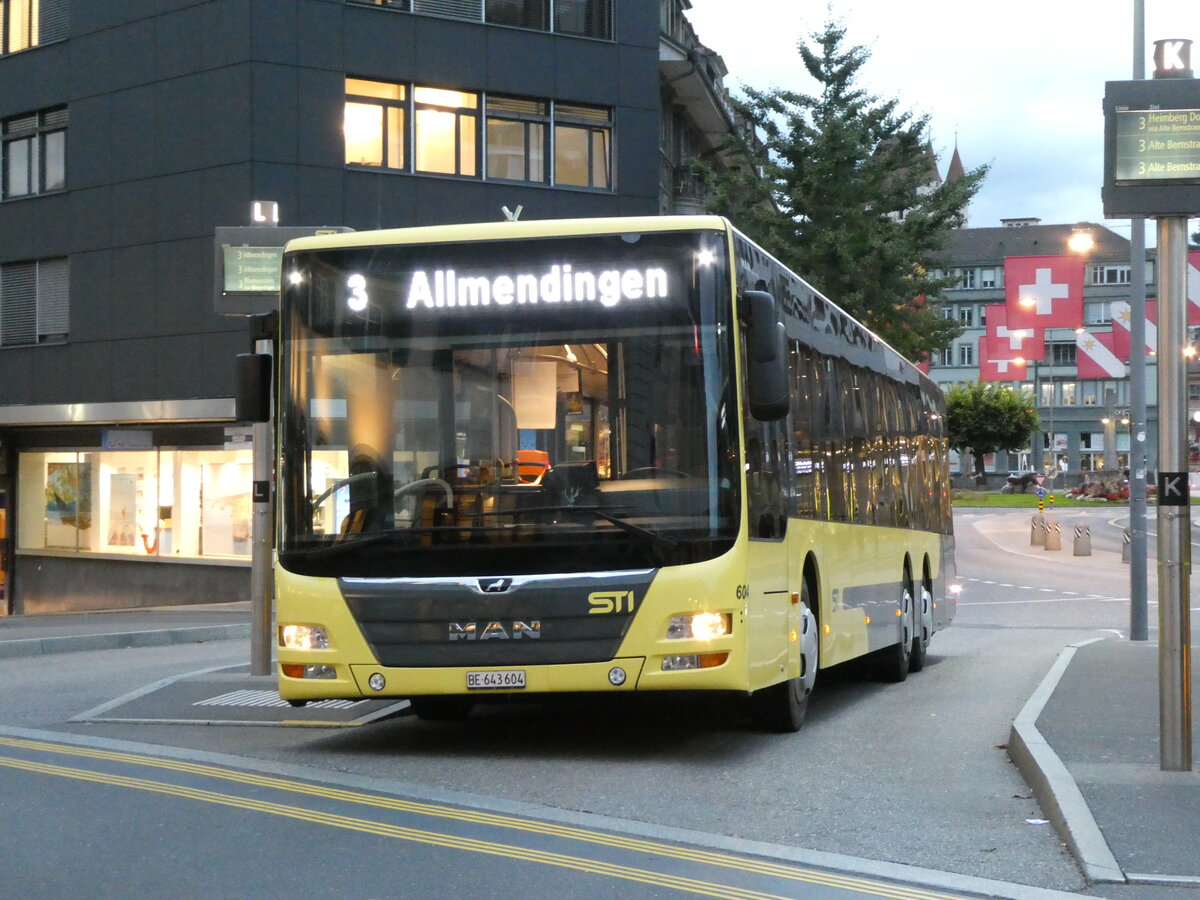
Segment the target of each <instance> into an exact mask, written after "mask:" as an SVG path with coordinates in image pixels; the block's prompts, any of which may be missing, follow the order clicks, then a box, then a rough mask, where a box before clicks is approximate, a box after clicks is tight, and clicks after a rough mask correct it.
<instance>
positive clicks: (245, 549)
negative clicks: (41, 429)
mask: <svg viewBox="0 0 1200 900" xmlns="http://www.w3.org/2000/svg"><path fill="white" fill-rule="evenodd" d="M18 473H19V474H18V478H19V480H20V490H21V497H22V502H21V505H20V509H19V512H18V522H17V549H18V550H27V551H38V550H55V551H59V552H62V551H67V552H76V553H102V554H115V555H119V556H127V557H135V558H143V559H145V558H157V559H197V558H202V559H203V558H218V559H246V560H248V559H249V558H250V519H251V511H252V503H251V496H250V488H251V480H252V479H251V476H252V460H251V451H249V450H176V449H168V448H159V449H155V450H127V451H76V450H68V451H52V452H39V453H22V454H20V457H19V461H18ZM25 498H29V499H28V501H26V499H25ZM39 498H44V500H39Z"/></svg>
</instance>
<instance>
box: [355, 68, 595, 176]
mask: <svg viewBox="0 0 1200 900" xmlns="http://www.w3.org/2000/svg"><path fill="white" fill-rule="evenodd" d="M481 109H482V111H483V114H482V117H483V120H484V124H483V128H482V133H481V129H480V124H479V120H480V111H481ZM343 131H344V135H345V142H346V151H345V161H346V165H350V166H370V167H378V168H383V169H391V170H395V171H401V172H419V173H433V174H439V175H459V176H462V177H466V178H479V177H481V175H482V177H484V178H485V179H488V180H496V181H519V182H524V183H527V184H558V185H564V186H575V187H585V188H598V189H601V190H611V189H612V184H613V179H612V112H611V110H609V109H605V108H602V107H592V106H580V105H577V104H565V103H555V102H553V101H551V100H544V99H533V98H517V97H504V96H486V97H485V96H484V95H483V94H480V93H476V92H470V91H457V90H449V89H445V88H438V87H430V86H423V85H412V84H392V83H390V82H384V81H370V80H367V79H363V78H347V79H346V102H345V109H344V120H343ZM552 139H553V142H554V144H553V146H554V149H553V151H552V150H551V140H552ZM551 159H553V161H554V165H553V167H551V165H550V163H549V160H551ZM481 160H482V171H481Z"/></svg>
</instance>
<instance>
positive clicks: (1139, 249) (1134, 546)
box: [1129, 0, 1149, 641]
mask: <svg viewBox="0 0 1200 900" xmlns="http://www.w3.org/2000/svg"><path fill="white" fill-rule="evenodd" d="M1145 31H1146V27H1145V9H1144V5H1143V0H1134V4H1133V77H1134V79H1135V80H1141V79H1143V78H1145V77H1146V35H1145ZM1129 286H1130V291H1129V306H1130V323H1129V343H1130V346H1131V347H1133V350H1134V352H1132V353H1130V354H1129V541H1130V546H1129V550H1130V563H1129V639H1130V640H1131V641H1145V640H1148V639H1149V625H1148V621H1147V618H1148V617H1147V613H1146V610H1147V602H1146V555H1147V554H1146V354H1145V352H1144V348H1145V346H1146V220H1145V219H1141V218H1137V219H1133V220H1132V221H1131V222H1130V232H1129Z"/></svg>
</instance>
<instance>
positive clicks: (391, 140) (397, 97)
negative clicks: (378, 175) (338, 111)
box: [343, 78, 407, 169]
mask: <svg viewBox="0 0 1200 900" xmlns="http://www.w3.org/2000/svg"><path fill="white" fill-rule="evenodd" d="M346 97H347V99H346V110H345V120H344V123H343V131H344V133H345V136H346V163H347V165H358V166H384V167H385V168H388V169H403V168H404V160H405V153H404V149H405V128H404V122H405V119H406V113H407V108H406V106H405V101H406V98H407V91H406V89H405V86H404V85H402V84H389V83H388V82H383V81H365V80H363V79H361V78H347V79H346ZM368 98H369V99H368Z"/></svg>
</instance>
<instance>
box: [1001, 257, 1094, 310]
mask: <svg viewBox="0 0 1200 900" xmlns="http://www.w3.org/2000/svg"><path fill="white" fill-rule="evenodd" d="M1004 302H1005V306H1007V307H1008V327H1009V328H1080V327H1082V325H1083V262H1082V261H1081V260H1080V259H1079V257H1077V256H1010V257H1008V258H1007V259H1005V260H1004Z"/></svg>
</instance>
